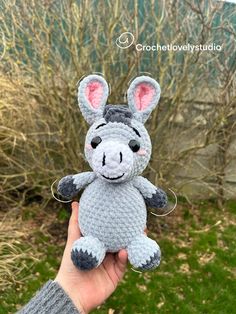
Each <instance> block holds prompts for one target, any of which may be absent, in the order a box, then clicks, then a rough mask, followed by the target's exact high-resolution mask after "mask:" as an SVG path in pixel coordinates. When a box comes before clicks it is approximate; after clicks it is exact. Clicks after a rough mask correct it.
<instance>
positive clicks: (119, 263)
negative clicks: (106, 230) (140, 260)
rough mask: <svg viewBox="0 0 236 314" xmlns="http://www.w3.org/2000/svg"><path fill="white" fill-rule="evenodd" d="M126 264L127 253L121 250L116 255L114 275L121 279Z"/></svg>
mask: <svg viewBox="0 0 236 314" xmlns="http://www.w3.org/2000/svg"><path fill="white" fill-rule="evenodd" d="M127 262H128V253H127V251H126V250H124V249H122V250H120V251H119V253H118V254H117V255H116V264H115V268H116V274H117V276H118V277H119V278H120V279H121V278H122V276H123V274H124V272H125V270H126V266H127Z"/></svg>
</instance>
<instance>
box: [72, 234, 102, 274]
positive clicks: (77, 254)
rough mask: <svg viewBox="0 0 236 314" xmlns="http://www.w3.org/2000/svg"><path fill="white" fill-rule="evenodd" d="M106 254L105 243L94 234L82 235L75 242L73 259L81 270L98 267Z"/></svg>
mask: <svg viewBox="0 0 236 314" xmlns="http://www.w3.org/2000/svg"><path fill="white" fill-rule="evenodd" d="M105 254H106V249H105V246H104V244H103V243H102V242H101V241H99V240H98V239H97V238H94V237H92V236H86V237H81V238H80V239H78V240H76V241H75V242H74V244H73V248H72V251H71V259H72V261H73V263H74V265H75V266H76V267H77V268H78V269H80V270H90V269H93V268H95V267H98V266H99V265H100V264H101V263H102V261H103V259H104V257H105Z"/></svg>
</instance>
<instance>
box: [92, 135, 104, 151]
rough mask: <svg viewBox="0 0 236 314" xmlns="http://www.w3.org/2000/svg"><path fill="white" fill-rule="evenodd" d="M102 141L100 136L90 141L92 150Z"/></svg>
mask: <svg viewBox="0 0 236 314" xmlns="http://www.w3.org/2000/svg"><path fill="white" fill-rule="evenodd" d="M101 141H102V139H101V137H100V136H96V137H94V138H93V139H92V141H91V146H92V148H96V147H97V146H98V145H99V144H100V143H101Z"/></svg>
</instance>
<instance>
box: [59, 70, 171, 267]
mask: <svg viewBox="0 0 236 314" xmlns="http://www.w3.org/2000/svg"><path fill="white" fill-rule="evenodd" d="M127 97H128V106H126V105H106V101H107V98H108V85H107V83H106V81H105V79H104V78H103V77H101V76H99V75H89V76H87V77H85V78H84V79H83V80H82V81H81V83H80V85H79V90H78V100H79V106H80V109H81V112H82V114H83V116H84V118H85V120H86V121H87V122H88V123H89V124H90V125H91V127H90V129H89V130H88V133H87V135H86V140H85V156H86V159H87V161H88V162H89V165H90V166H91V168H92V169H93V171H92V172H83V173H79V174H75V175H69V176H66V177H64V178H62V179H61V180H60V182H59V184H58V192H59V194H61V195H62V196H63V197H65V198H72V197H73V196H75V195H76V194H77V193H78V192H79V191H80V190H82V189H84V191H83V193H82V196H81V198H80V210H79V218H78V221H79V227H80V229H81V233H82V235H83V236H82V237H81V238H80V239H78V240H76V241H75V242H74V245H73V248H72V252H71V258H72V261H73V263H74V265H75V266H76V267H78V268H79V269H80V270H90V269H93V268H95V267H98V266H99V265H100V264H101V263H102V261H103V259H104V257H105V254H106V252H117V251H119V250H120V249H122V248H125V249H126V250H127V252H128V259H129V261H130V263H131V265H132V266H134V267H135V268H137V269H140V270H148V269H153V268H155V267H157V266H158V265H159V263H160V258H161V252H160V248H159V246H158V244H157V243H156V242H155V241H153V240H151V239H150V238H148V237H147V236H146V235H145V234H144V229H145V227H146V218H147V211H146V206H150V207H153V208H163V207H165V206H166V204H167V196H166V194H165V192H163V191H162V190H161V189H159V188H157V187H155V186H154V185H153V184H152V183H151V182H149V181H148V180H147V179H145V178H143V177H141V176H139V175H140V174H141V173H142V171H143V170H144V169H145V168H146V166H147V164H148V162H149V159H150V155H151V141H150V137H149V135H148V132H147V130H146V129H145V127H144V125H143V124H144V122H145V121H146V120H147V119H148V117H149V115H150V113H151V111H152V110H153V109H154V108H155V107H156V105H157V103H158V101H159V98H160V86H159V84H158V83H157V82H156V81H155V80H154V79H152V78H150V77H148V76H140V77H137V78H136V79H134V80H133V82H132V83H131V85H130V87H129V89H128V92H127Z"/></svg>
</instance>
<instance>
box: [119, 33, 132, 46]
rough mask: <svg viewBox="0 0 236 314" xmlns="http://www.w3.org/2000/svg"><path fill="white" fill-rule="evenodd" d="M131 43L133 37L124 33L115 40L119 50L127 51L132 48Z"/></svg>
mask: <svg viewBox="0 0 236 314" xmlns="http://www.w3.org/2000/svg"><path fill="white" fill-rule="evenodd" d="M133 43H134V35H133V34H132V33H130V32H124V33H122V34H121V35H120V36H119V37H118V38H117V39H116V45H117V46H118V47H119V48H121V49H127V48H129V47H130V46H132V45H133Z"/></svg>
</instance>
